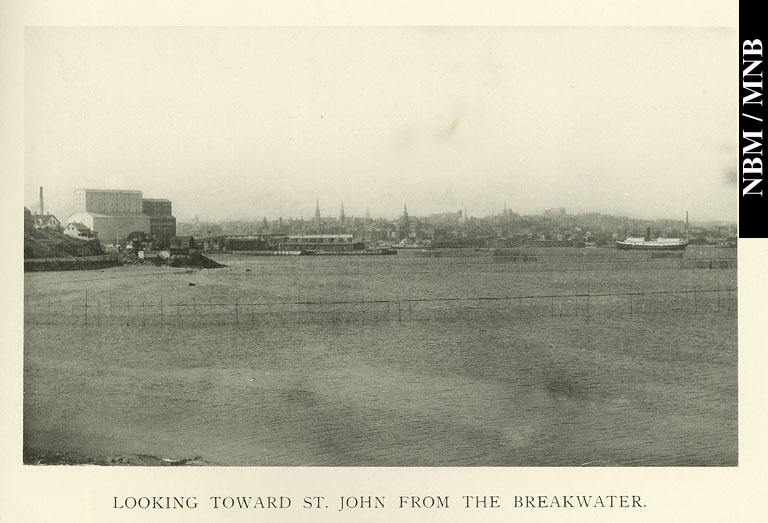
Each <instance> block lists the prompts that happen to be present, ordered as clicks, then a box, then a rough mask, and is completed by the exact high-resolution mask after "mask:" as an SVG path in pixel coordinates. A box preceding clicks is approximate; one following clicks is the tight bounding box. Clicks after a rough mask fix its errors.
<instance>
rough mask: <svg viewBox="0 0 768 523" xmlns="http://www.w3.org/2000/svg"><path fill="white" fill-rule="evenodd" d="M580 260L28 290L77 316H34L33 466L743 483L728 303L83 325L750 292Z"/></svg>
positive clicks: (29, 439) (56, 278) (307, 263)
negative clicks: (38, 452) (712, 477)
mask: <svg viewBox="0 0 768 523" xmlns="http://www.w3.org/2000/svg"><path fill="white" fill-rule="evenodd" d="M557 251H559V250H553V251H552V252H553V253H555V252H557ZM562 251H563V252H564V257H563V258H562V259H561V260H559V261H558V262H557V263H558V267H562V266H563V265H564V264H565V265H568V264H571V266H572V270H565V271H564V270H561V269H557V270H545V269H543V268H542V265H540V264H539V265H529V266H528V267H527V268H526V267H524V266H523V265H521V264H519V263H501V264H499V263H493V262H492V260H491V258H490V257H484V258H483V259H482V260H480V259H473V258H467V259H464V258H462V259H451V258H408V257H400V256H382V257H355V258H353V257H338V258H335V257H322V259H320V258H316V259H310V258H304V257H290V258H288V257H286V258H263V257H259V258H258V259H256V258H251V259H248V258H247V257H239V258H235V257H230V258H229V260H228V261H229V262H230V266H231V268H230V269H222V270H210V271H195V272H193V273H188V272H186V271H183V270H182V271H178V270H176V271H174V270H157V269H154V270H153V269H151V268H137V267H126V268H115V269H107V270H104V271H98V272H97V271H73V272H67V273H36V274H28V275H26V278H25V296H26V300H27V304H28V305H29V306H37V305H39V304H40V303H44V302H45V300H46V299H48V300H49V301H52V302H53V303H54V305H53V307H54V310H61V311H71V315H66V314H64V315H62V316H60V317H59V318H58V319H57V320H56V321H55V322H47V321H34V314H33V313H31V312H30V313H28V319H29V320H30V321H28V322H27V324H26V325H25V346H24V373H25V376H24V445H25V448H28V449H42V450H57V451H76V452H82V453H85V454H91V455H120V454H150V455H154V456H163V457H169V458H182V457H190V456H202V457H203V458H204V459H205V460H207V461H209V462H212V463H216V464H221V465H255V466H263V465H269V466H272V465H288V466H305V465H306V466H312V465H325V466H479V465H482V466H581V465H590V466H637V465H643V466H678V465H685V466H698V465H717V466H722V465H736V464H737V463H738V457H737V324H736V311H735V307H734V309H733V310H732V311H728V310H727V309H726V308H725V306H724V303H725V301H723V302H722V303H720V302H718V304H717V309H716V308H715V305H714V301H712V302H710V304H709V305H711V306H708V307H706V308H705V307H699V306H698V305H697V309H696V310H695V311H694V310H692V309H690V308H687V309H681V310H674V309H667V310H666V313H665V312H663V311H664V309H661V308H660V307H659V306H655V307H653V306H652V307H647V306H646V307H645V308H644V309H638V308H635V309H634V310H633V311H632V313H631V314H630V313H621V314H607V313H606V314H598V313H595V314H591V315H588V316H585V315H584V314H582V312H583V309H578V312H579V314H578V315H574V314H564V315H556V314H554V313H553V314H551V315H544V314H543V315H539V316H535V317H534V316H531V317H522V318H518V317H515V316H514V315H507V316H499V315H493V314H484V313H483V311H480V313H478V312H477V309H474V312H473V313H466V314H465V313H464V312H463V309H461V307H468V306H467V304H466V303H464V304H463V305H461V304H459V303H458V302H457V304H456V305H455V307H457V309H456V310H454V311H452V312H451V314H445V313H444V312H445V311H444V310H443V311H442V312H435V313H434V314H431V315H429V314H422V315H421V316H418V318H416V319H414V320H413V321H396V320H394V319H393V318H392V317H388V318H386V319H385V320H383V321H378V319H380V318H379V317H376V318H377V320H376V321H374V320H373V319H372V317H370V316H368V317H365V316H364V317H362V318H360V317H355V316H351V317H350V316H349V315H347V316H343V315H338V316H334V317H333V318H334V320H333V321H328V317H327V316H326V317H323V316H316V317H314V318H313V317H311V316H310V317H304V321H297V322H293V321H290V316H289V317H288V319H287V321H286V320H285V318H284V317H282V316H281V321H270V322H263V321H253V322H243V323H241V324H233V322H232V321H229V320H227V321H223V322H216V321H211V322H207V321H201V322H197V323H195V322H189V321H182V322H179V321H177V322H174V321H173V320H172V319H171V320H169V321H168V324H158V323H155V322H150V323H149V324H147V323H146V322H145V324H143V325H142V324H141V323H138V322H137V321H136V319H137V317H132V318H131V319H130V321H127V322H126V323H125V324H123V323H122V322H117V321H112V322H109V321H104V322H103V323H102V322H99V324H93V323H92V322H88V324H87V325H84V324H83V323H81V322H80V316H79V313H78V309H77V308H76V307H77V306H76V304H77V303H79V302H80V300H81V298H82V294H83V291H84V290H85V289H86V288H87V289H88V294H89V300H92V301H95V300H98V302H99V307H105V304H106V303H107V301H108V300H111V302H112V305H115V306H116V305H117V304H118V303H121V302H123V301H128V300H133V303H134V304H136V303H138V302H140V301H141V300H142V299H145V300H146V299H152V298H156V297H158V296H164V297H165V298H166V299H167V300H172V299H177V300H183V301H184V302H189V301H190V300H192V299H195V300H198V301H196V303H204V302H205V300H206V299H210V298H211V297H214V299H215V298H222V297H228V298H235V297H240V298H241V299H243V300H248V299H252V300H255V299H258V300H260V301H261V302H266V303H273V304H274V305H275V310H279V308H282V307H284V306H285V304H286V303H288V304H290V303H295V302H297V301H300V300H302V299H312V300H315V301H326V302H332V301H334V300H342V299H343V300H353V299H356V297H361V301H365V300H373V299H401V298H423V297H445V298H449V297H464V298H466V297H470V298H471V297H478V296H486V297H488V296H491V297H492V296H497V297H498V296H515V295H522V294H548V293H554V292H558V293H566V292H581V291H585V290H586V291H587V292H595V293H598V292H630V291H640V290H642V291H644V292H651V291H654V290H655V291H659V290H670V289H671V290H678V291H680V292H684V291H686V290H693V291H695V290H697V289H698V290H705V289H713V288H722V289H726V288H733V287H735V285H736V271H735V270H734V269H706V270H705V269H681V268H675V265H674V264H673V263H672V264H671V263H670V260H666V259H661V260H655V261H643V262H638V263H641V265H640V266H639V268H634V269H633V270H625V269H623V268H621V266H620V264H619V265H609V264H610V263H614V262H617V260H616V259H613V258H611V256H615V255H614V254H613V253H615V251H613V253H607V252H606V253H602V255H603V256H604V258H603V260H604V262H605V263H604V264H603V265H600V264H597V265H591V266H589V268H586V267H584V266H581V265H579V263H580V261H579V259H573V258H572V257H573V252H579V251H578V250H568V249H563V250H562ZM581 252H583V250H581ZM597 254H600V253H597ZM597 254H591V256H597ZM686 255H687V253H686ZM569 257H570V258H569ZM597 259H598V258H595V260H597ZM542 260H543V258H540V260H539V261H542ZM673 261H674V260H673ZM677 261H678V262H679V260H677ZM224 262H225V263H226V261H224ZM234 262H237V263H234ZM537 263H539V262H537ZM718 299H719V295H718ZM733 299H734V300H735V296H734V297H733ZM166 303H168V302H166ZM170 303H172V302H170ZM57 307H58V308H59V309H57ZM636 307H637V306H636ZM30 310H33V309H30ZM34 310H37V309H34ZM422 313H423V311H422ZM100 314H104V313H100Z"/></svg>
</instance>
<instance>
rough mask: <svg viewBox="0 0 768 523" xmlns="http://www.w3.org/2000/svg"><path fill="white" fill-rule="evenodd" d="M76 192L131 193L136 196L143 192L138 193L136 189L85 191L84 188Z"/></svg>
mask: <svg viewBox="0 0 768 523" xmlns="http://www.w3.org/2000/svg"><path fill="white" fill-rule="evenodd" d="M75 191H85V192H129V193H134V194H136V193H138V194H141V191H137V190H134V189H84V188H82V187H81V188H79V189H75Z"/></svg>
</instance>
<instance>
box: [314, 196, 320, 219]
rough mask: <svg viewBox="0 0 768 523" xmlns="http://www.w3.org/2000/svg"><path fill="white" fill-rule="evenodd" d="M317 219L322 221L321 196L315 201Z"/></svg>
mask: <svg viewBox="0 0 768 523" xmlns="http://www.w3.org/2000/svg"><path fill="white" fill-rule="evenodd" d="M315 220H316V221H318V222H319V221H320V198H317V200H316V203H315Z"/></svg>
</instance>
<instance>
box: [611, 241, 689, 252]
mask: <svg viewBox="0 0 768 523" xmlns="http://www.w3.org/2000/svg"><path fill="white" fill-rule="evenodd" d="M686 247H688V244H687V243H654V242H653V241H649V242H642V243H627V242H620V241H618V242H616V248H617V249H619V250H626V251H683V250H685V248H686Z"/></svg>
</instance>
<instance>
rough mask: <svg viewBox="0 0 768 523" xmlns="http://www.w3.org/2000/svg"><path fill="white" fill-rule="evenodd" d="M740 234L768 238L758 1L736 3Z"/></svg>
mask: <svg viewBox="0 0 768 523" xmlns="http://www.w3.org/2000/svg"><path fill="white" fill-rule="evenodd" d="M739 4H740V5H739V63H740V67H739V69H740V71H739V114H740V116H739V144H740V147H739V237H740V238H766V237H768V224H767V223H766V219H768V212H766V211H767V210H768V203H767V202H768V183H767V182H766V181H765V180H764V175H765V171H764V169H765V156H764V155H763V143H764V139H765V132H764V127H765V102H764V98H765V96H764V95H763V86H764V80H765V78H764V77H763V70H764V64H763V60H764V58H763V57H764V55H765V47H764V42H768V40H766V39H765V38H764V37H763V31H761V29H762V28H763V27H764V24H762V23H761V22H759V20H762V19H763V18H762V16H759V15H758V11H759V10H758V9H757V4H756V3H755V2H748V1H746V0H742V1H740V2H739Z"/></svg>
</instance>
